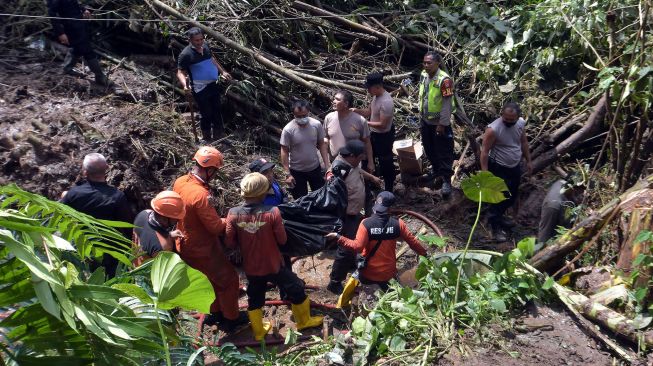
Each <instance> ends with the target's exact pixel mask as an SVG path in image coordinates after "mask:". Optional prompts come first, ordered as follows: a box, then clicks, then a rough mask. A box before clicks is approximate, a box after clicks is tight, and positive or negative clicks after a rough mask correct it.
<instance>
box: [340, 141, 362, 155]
mask: <svg viewBox="0 0 653 366" xmlns="http://www.w3.org/2000/svg"><path fill="white" fill-rule="evenodd" d="M338 153H340V155H342V156H347V155H353V156H358V155H361V154H363V153H365V144H364V143H363V141H361V140H349V141H347V143H346V144H345V146H343V147H341V148H340V150H339V151H338Z"/></svg>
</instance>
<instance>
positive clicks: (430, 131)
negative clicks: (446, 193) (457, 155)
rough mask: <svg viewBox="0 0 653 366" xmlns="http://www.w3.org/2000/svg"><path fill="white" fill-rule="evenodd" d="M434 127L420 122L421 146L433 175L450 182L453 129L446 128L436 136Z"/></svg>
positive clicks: (451, 174)
mask: <svg viewBox="0 0 653 366" xmlns="http://www.w3.org/2000/svg"><path fill="white" fill-rule="evenodd" d="M436 127H437V126H432V125H427V124H426V123H425V122H424V121H422V127H421V130H420V131H421V134H422V146H423V147H424V153H426V157H427V158H428V159H429V161H430V162H431V166H432V167H433V174H434V175H436V176H438V177H442V179H444V180H445V182H450V181H451V176H453V168H452V167H453V146H454V144H453V129H452V128H451V126H446V127H445V128H444V133H443V134H442V135H440V136H438V135H436V133H435V129H436Z"/></svg>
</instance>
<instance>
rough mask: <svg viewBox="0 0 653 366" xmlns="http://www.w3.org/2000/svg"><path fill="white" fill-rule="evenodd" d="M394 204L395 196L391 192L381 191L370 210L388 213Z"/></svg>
mask: <svg viewBox="0 0 653 366" xmlns="http://www.w3.org/2000/svg"><path fill="white" fill-rule="evenodd" d="M394 204H395V195H394V194H392V192H388V191H383V192H381V193H379V194H378V195H377V196H376V201H374V207H372V210H374V212H378V213H385V212H388V209H389V208H390V207H392V206H394Z"/></svg>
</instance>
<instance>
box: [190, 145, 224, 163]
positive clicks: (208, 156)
mask: <svg viewBox="0 0 653 366" xmlns="http://www.w3.org/2000/svg"><path fill="white" fill-rule="evenodd" d="M193 160H195V161H196V162H197V164H199V165H200V166H201V167H203V168H211V167H213V168H220V167H222V164H223V162H224V161H223V159H222V153H221V152H220V151H218V149H216V148H214V147H211V146H202V147H200V149H199V150H197V152H196V153H195V156H193Z"/></svg>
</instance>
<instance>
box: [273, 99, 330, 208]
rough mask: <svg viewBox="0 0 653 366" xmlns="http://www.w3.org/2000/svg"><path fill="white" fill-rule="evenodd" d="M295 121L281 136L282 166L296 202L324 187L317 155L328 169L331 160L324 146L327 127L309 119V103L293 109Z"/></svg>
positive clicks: (303, 103)
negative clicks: (325, 128)
mask: <svg viewBox="0 0 653 366" xmlns="http://www.w3.org/2000/svg"><path fill="white" fill-rule="evenodd" d="M292 113H293V115H294V116H295V118H294V119H293V120H292V121H290V122H288V124H287V125H286V126H285V127H284V128H283V131H282V132H281V140H280V141H279V142H280V144H281V164H282V165H283V170H284V172H285V173H286V184H288V186H289V187H290V192H291V193H292V196H293V197H294V198H295V199H297V198H299V197H302V196H305V195H306V194H307V193H308V187H307V185H310V186H311V190H312V191H314V190H316V189H319V188H321V187H322V186H323V185H324V176H323V175H322V167H321V166H320V159H319V157H318V155H317V154H318V151H319V153H320V156H321V157H322V161H324V164H325V168H326V169H329V166H330V163H329V156H328V154H327V146H326V143H325V142H324V136H325V133H324V127H323V126H322V123H320V121H318V120H316V119H314V118H310V117H309V116H308V102H307V101H305V100H298V101H296V102H295V103H294V104H293V106H292Z"/></svg>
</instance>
